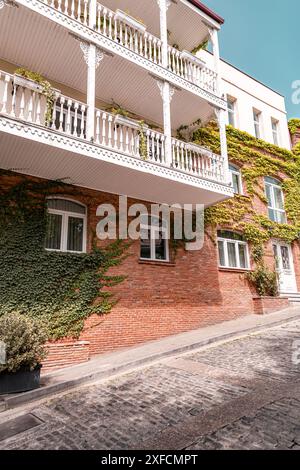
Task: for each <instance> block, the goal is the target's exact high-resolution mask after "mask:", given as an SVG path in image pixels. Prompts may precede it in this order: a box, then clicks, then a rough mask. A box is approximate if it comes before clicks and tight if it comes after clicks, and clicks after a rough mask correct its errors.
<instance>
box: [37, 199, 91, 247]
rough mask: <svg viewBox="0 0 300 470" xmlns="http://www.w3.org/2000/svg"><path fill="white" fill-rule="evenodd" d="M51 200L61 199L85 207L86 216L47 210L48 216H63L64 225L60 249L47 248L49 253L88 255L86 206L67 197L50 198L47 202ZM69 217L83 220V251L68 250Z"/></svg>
mask: <svg viewBox="0 0 300 470" xmlns="http://www.w3.org/2000/svg"><path fill="white" fill-rule="evenodd" d="M51 199H60V200H62V201H70V202H74V203H75V204H78V205H79V206H82V207H84V209H85V213H84V214H79V213H78V212H69V211H63V210H59V209H51V208H47V213H48V214H56V215H61V216H62V225H61V237H60V249H55V248H46V250H47V251H57V252H62V253H76V254H81V253H86V240H87V236H86V232H87V208H86V206H85V205H84V204H81V202H78V201H76V200H74V199H70V198H66V197H59V196H51V197H48V198H47V200H51ZM69 217H76V218H77V219H82V220H83V237H82V251H73V250H68V222H69Z"/></svg>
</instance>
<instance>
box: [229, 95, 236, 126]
mask: <svg viewBox="0 0 300 470" xmlns="http://www.w3.org/2000/svg"><path fill="white" fill-rule="evenodd" d="M230 106H231V107H230ZM227 111H228V124H230V125H231V126H233V127H237V116H236V99H235V98H233V97H232V96H229V95H227ZM229 116H231V117H232V120H233V124H231V123H230V118H229Z"/></svg>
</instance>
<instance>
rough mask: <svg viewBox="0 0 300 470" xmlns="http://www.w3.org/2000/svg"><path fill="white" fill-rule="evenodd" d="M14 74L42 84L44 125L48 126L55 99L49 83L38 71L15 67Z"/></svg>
mask: <svg viewBox="0 0 300 470" xmlns="http://www.w3.org/2000/svg"><path fill="white" fill-rule="evenodd" d="M15 74H16V75H19V76H20V77H24V78H27V79H28V80H32V81H33V82H36V83H38V84H39V85H41V86H42V90H43V91H42V94H43V95H44V96H45V98H46V113H45V125H46V126H49V125H50V123H51V120H52V113H53V106H54V101H55V93H54V90H53V88H52V86H51V83H49V82H48V81H47V80H45V78H44V77H42V75H40V74H39V73H37V72H32V71H30V70H27V69H24V68H18V69H16V70H15Z"/></svg>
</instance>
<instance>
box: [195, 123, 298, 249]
mask: <svg viewBox="0 0 300 470" xmlns="http://www.w3.org/2000/svg"><path fill="white" fill-rule="evenodd" d="M193 139H194V141H195V142H196V143H198V144H200V145H204V146H207V147H209V148H210V149H211V150H212V151H214V152H216V153H220V139H219V130H218V128H217V125H216V124H215V123H213V122H212V123H210V125H209V126H207V127H205V128H200V129H199V130H197V131H196V132H195V133H194V136H193ZM227 144H228V158H229V160H230V162H232V163H235V164H237V165H238V166H240V167H241V172H242V177H243V181H244V182H245V185H246V188H247V193H248V195H249V196H250V197H247V196H240V195H236V196H235V197H234V198H233V199H230V200H228V201H225V202H223V203H220V204H217V205H216V206H212V207H210V208H208V209H207V210H206V215H205V220H206V225H209V226H213V227H217V226H222V225H223V226H224V225H226V226H230V227H231V228H232V229H233V230H240V231H242V232H243V233H244V236H245V238H246V239H247V240H248V241H249V242H250V243H252V244H253V245H261V244H263V243H264V242H266V241H267V240H269V239H271V238H280V239H282V240H285V241H287V242H292V241H294V240H296V239H298V238H299V233H300V191H299V188H300V153H299V154H297V152H295V151H292V152H291V151H289V150H286V149H282V148H279V147H277V146H275V145H272V144H269V143H267V142H264V141H263V140H260V139H256V138H255V137H253V136H251V135H249V134H247V133H246V132H242V131H240V130H238V129H235V128H233V127H232V126H228V128H227ZM264 176H271V177H274V178H279V179H280V180H282V178H284V180H283V183H282V186H283V190H284V193H285V209H286V213H287V217H288V221H289V223H288V224H278V223H276V222H272V221H271V220H270V219H269V218H268V216H267V207H266V215H260V214H257V213H256V212H255V210H254V207H253V197H254V196H257V197H258V198H259V199H260V200H261V201H262V202H263V203H264V204H265V206H266V202H267V201H266V196H265V192H264V186H263V184H262V183H261V178H262V177H264Z"/></svg>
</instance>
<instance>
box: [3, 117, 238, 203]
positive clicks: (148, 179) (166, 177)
mask: <svg viewBox="0 0 300 470" xmlns="http://www.w3.org/2000/svg"><path fill="white" fill-rule="evenodd" d="M0 146H1V154H0V167H1V168H3V169H7V170H12V171H16V172H19V173H23V174H28V175H32V176H38V177H41V178H46V179H51V180H55V179H65V180H66V181H68V182H70V183H72V184H75V185H78V186H82V187H87V188H90V189H95V190H99V191H105V192H108V193H114V194H125V195H127V196H129V197H132V198H136V199H141V200H144V201H151V202H160V203H167V204H175V203H178V204H184V203H186V204H193V203H194V204H196V203H198V204H204V205H206V206H209V205H212V204H215V203H217V202H220V201H222V200H225V199H227V198H229V197H230V196H232V189H231V188H229V187H228V186H226V185H223V184H220V183H216V182H213V181H210V180H206V179H204V178H199V177H195V176H192V175H189V174H186V173H184V172H182V171H179V170H176V169H173V168H166V167H164V166H162V165H160V164H156V163H154V162H148V161H144V160H141V159H139V158H134V157H130V156H127V155H124V154H122V153H118V152H116V151H113V150H110V149H107V148H101V147H100V146H97V145H94V144H91V143H87V142H85V141H82V140H80V139H76V138H74V137H68V136H66V135H63V134H60V133H59V132H56V131H51V130H47V129H45V128H42V127H41V126H35V125H28V124H25V123H22V122H18V121H15V120H12V119H10V118H7V117H4V116H0Z"/></svg>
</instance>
